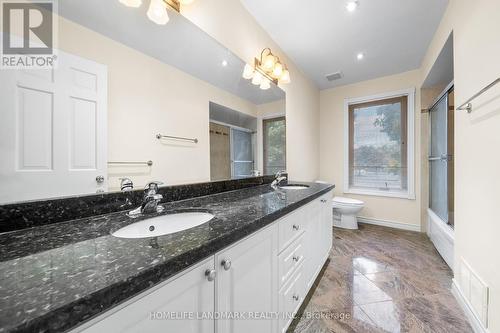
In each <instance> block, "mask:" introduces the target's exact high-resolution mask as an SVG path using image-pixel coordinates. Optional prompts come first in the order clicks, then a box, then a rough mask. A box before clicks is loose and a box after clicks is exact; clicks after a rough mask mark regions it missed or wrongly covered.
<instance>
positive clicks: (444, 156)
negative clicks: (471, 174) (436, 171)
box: [428, 154, 452, 162]
mask: <svg viewBox="0 0 500 333" xmlns="http://www.w3.org/2000/svg"><path fill="white" fill-rule="evenodd" d="M451 158H452V155H448V154H441V156H429V158H428V161H429V162H432V161H446V162H448V161H451Z"/></svg>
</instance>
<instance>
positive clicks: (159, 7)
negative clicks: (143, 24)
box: [147, 0, 170, 25]
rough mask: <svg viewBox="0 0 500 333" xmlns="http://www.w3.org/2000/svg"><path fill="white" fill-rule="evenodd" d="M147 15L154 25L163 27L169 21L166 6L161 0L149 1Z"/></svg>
mask: <svg viewBox="0 0 500 333" xmlns="http://www.w3.org/2000/svg"><path fill="white" fill-rule="evenodd" d="M147 15H148V17H149V19H150V20H151V21H153V22H154V23H156V24H161V25H165V24H167V22H168V21H169V20H170V18H169V17H168V13H167V5H166V4H165V2H163V0H151V4H150V5H149V9H148V13H147Z"/></svg>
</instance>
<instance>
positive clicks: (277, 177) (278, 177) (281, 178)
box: [271, 170, 287, 188]
mask: <svg viewBox="0 0 500 333" xmlns="http://www.w3.org/2000/svg"><path fill="white" fill-rule="evenodd" d="M285 173H286V170H281V171H278V172H277V173H276V175H275V176H274V180H273V182H272V183H271V186H272V187H274V188H276V187H277V186H279V184H280V183H281V182H282V181H285V180H287V176H284V175H283V174H285Z"/></svg>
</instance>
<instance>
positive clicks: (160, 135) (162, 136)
mask: <svg viewBox="0 0 500 333" xmlns="http://www.w3.org/2000/svg"><path fill="white" fill-rule="evenodd" d="M156 138H157V139H158V140H160V139H174V140H183V141H191V142H194V143H198V139H196V138H194V139H191V138H183V137H180V136H172V135H163V134H156Z"/></svg>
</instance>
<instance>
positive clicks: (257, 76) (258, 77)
mask: <svg viewBox="0 0 500 333" xmlns="http://www.w3.org/2000/svg"><path fill="white" fill-rule="evenodd" d="M263 78H264V77H263V76H262V74H260V73H259V72H255V73H254V75H253V79H252V84H255V85H256V86H258V85H259V84H260V83H261V82H262V79H263Z"/></svg>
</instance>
